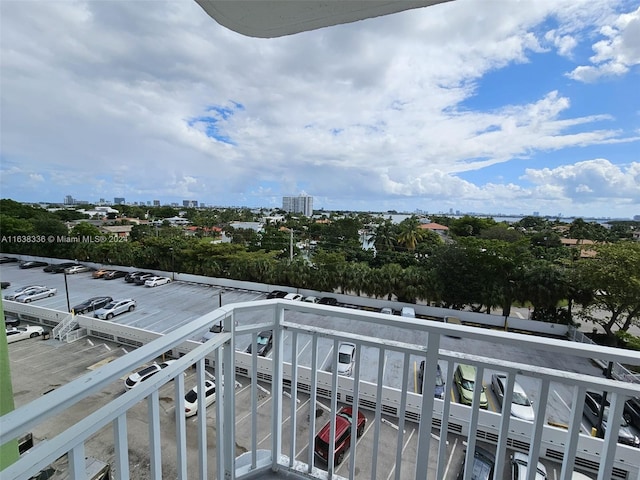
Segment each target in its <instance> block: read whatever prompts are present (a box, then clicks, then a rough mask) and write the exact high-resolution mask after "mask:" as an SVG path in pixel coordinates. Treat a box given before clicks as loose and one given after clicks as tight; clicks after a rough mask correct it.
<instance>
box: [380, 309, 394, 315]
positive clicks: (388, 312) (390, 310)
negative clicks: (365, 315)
mask: <svg viewBox="0 0 640 480" xmlns="http://www.w3.org/2000/svg"><path fill="white" fill-rule="evenodd" d="M380 313H384V314H386V315H393V308H391V307H382V308H381V309H380Z"/></svg>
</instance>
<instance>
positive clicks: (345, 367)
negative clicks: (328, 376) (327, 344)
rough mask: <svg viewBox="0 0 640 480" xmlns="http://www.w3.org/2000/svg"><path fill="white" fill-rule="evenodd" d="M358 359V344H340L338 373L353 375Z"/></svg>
mask: <svg viewBox="0 0 640 480" xmlns="http://www.w3.org/2000/svg"><path fill="white" fill-rule="evenodd" d="M355 361H356V346H355V345H354V344H353V343H341V344H340V345H339V346H338V368H337V371H338V375H347V376H349V375H351V372H352V370H353V364H354V363H355Z"/></svg>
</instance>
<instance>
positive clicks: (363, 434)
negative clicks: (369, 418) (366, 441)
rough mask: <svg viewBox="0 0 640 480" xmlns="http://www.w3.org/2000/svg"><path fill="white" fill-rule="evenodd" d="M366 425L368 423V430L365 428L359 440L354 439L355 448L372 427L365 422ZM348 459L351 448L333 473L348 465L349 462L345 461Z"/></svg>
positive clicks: (371, 424) (371, 423) (370, 423)
mask: <svg viewBox="0 0 640 480" xmlns="http://www.w3.org/2000/svg"><path fill="white" fill-rule="evenodd" d="M367 423H369V428H366V429H365V431H364V432H362V436H361V437H360V438H357V439H356V447H357V446H358V444H359V443H360V442H361V441H362V439H363V438H364V437H365V435H366V434H367V432H368V431H369V430H371V427H373V422H367ZM349 457H351V448H349V449H348V450H347V454H346V455H345V457H344V460H343V462H342V463H341V464H340V465H338V466H337V467H336V468H335V470H334V472H335V473H338V470H340V469H341V468H342V467H344V466H345V465H349V462H348V461H347V460H348V459H349Z"/></svg>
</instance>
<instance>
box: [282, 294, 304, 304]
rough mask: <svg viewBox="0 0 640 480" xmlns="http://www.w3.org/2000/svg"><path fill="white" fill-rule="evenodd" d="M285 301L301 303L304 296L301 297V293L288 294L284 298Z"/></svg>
mask: <svg viewBox="0 0 640 480" xmlns="http://www.w3.org/2000/svg"><path fill="white" fill-rule="evenodd" d="M284 299H285V300H295V301H296V302H301V301H302V295H300V294H299V293H287V294H286V295H285V296H284Z"/></svg>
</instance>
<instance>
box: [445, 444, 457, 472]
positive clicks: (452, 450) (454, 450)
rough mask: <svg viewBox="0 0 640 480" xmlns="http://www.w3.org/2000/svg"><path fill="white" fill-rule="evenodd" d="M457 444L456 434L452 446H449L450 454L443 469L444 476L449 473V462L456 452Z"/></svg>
mask: <svg viewBox="0 0 640 480" xmlns="http://www.w3.org/2000/svg"><path fill="white" fill-rule="evenodd" d="M457 446H458V437H457V436H456V437H455V439H454V441H453V447H451V454H450V455H449V461H448V462H447V466H446V468H445V469H444V478H447V474H448V473H449V469H450V468H451V462H452V461H453V454H454V453H455V452H456V447H457Z"/></svg>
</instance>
